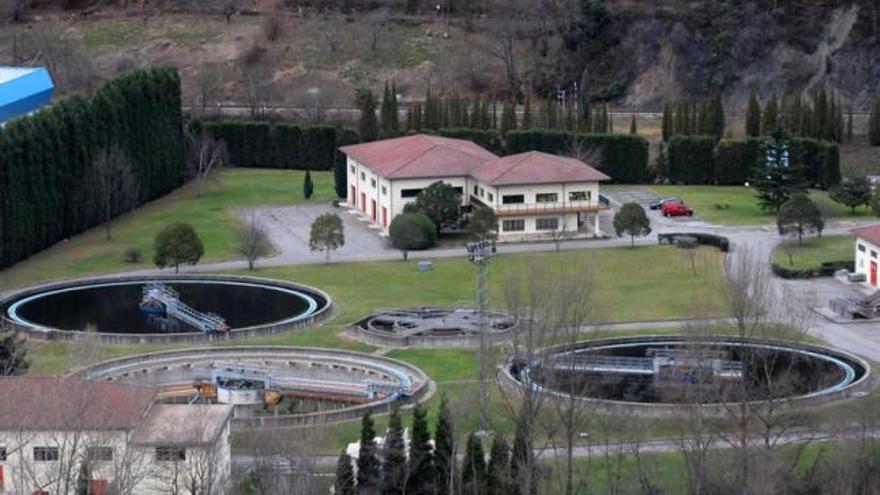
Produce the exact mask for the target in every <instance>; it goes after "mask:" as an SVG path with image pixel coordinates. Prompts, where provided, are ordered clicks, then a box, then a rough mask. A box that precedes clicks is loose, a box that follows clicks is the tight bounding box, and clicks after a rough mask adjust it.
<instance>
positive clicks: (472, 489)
mask: <svg viewBox="0 0 880 495" xmlns="http://www.w3.org/2000/svg"><path fill="white" fill-rule="evenodd" d="M485 492H486V457H485V454H484V453H483V443H482V442H481V441H480V438H479V437H478V436H477V435H475V434H474V433H471V434H470V435H468V438H467V444H466V445H465V452H464V459H463V460H462V464H461V493H462V495H482V494H483V493H485Z"/></svg>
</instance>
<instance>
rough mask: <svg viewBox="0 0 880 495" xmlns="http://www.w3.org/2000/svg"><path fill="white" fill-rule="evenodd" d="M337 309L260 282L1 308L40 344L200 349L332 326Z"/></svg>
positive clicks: (150, 284)
mask: <svg viewBox="0 0 880 495" xmlns="http://www.w3.org/2000/svg"><path fill="white" fill-rule="evenodd" d="M331 312H332V301H331V299H330V297H329V296H328V295H327V294H325V293H324V292H322V291H320V290H318V289H315V288H313V287H308V286H305V285H300V284H295V283H290V282H285V281H280V280H271V279H261V278H255V277H233V276H213V275H186V276H184V275H176V276H163V277H122V278H97V279H89V280H77V281H70V282H62V283H58V284H50V285H45V286H39V287H33V288H29V289H25V290H22V291H19V292H17V293H15V294H13V295H12V296H11V297H9V298H7V299H6V300H4V301H0V315H2V318H3V320H4V323H6V324H7V325H9V326H13V327H15V328H18V329H19V330H22V331H23V332H25V333H26V334H27V335H29V336H31V337H33V338H42V339H50V340H56V339H57V340H89V341H98V342H107V343H138V342H154V343H155V342H168V343H173V342H194V341H199V340H215V339H230V338H241V337H250V336H256V335H271V334H275V333H279V332H283V331H287V330H290V329H293V328H299V327H304V326H310V325H313V324H316V323H318V322H320V321H322V320H323V319H325V318H327V317H328V316H329V315H330V314H331Z"/></svg>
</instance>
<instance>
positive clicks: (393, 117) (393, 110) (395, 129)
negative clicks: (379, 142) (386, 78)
mask: <svg viewBox="0 0 880 495" xmlns="http://www.w3.org/2000/svg"><path fill="white" fill-rule="evenodd" d="M389 97H390V99H389V102H388V121H389V128H390V130H391V132H392V133H393V134H398V133H400V109H399V108H398V106H397V83H396V82H395V81H391V93H390V95H389Z"/></svg>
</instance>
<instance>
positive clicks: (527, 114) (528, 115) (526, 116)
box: [521, 93, 534, 129]
mask: <svg viewBox="0 0 880 495" xmlns="http://www.w3.org/2000/svg"><path fill="white" fill-rule="evenodd" d="M533 126H534V122H532V97H531V96H529V93H526V100H525V103H523V118H522V126H521V127H522V128H523V129H531V128H532V127H533Z"/></svg>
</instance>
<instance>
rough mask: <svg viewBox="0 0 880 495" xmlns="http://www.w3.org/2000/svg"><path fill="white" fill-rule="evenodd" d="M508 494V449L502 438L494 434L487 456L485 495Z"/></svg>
mask: <svg viewBox="0 0 880 495" xmlns="http://www.w3.org/2000/svg"><path fill="white" fill-rule="evenodd" d="M510 493H511V480H510V447H508V446H507V441H506V440H505V439H504V436H502V435H500V434H496V435H495V439H494V440H493V441H492V450H491V452H490V454H489V466H488V467H487V468H486V494H487V495H509V494H510Z"/></svg>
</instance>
